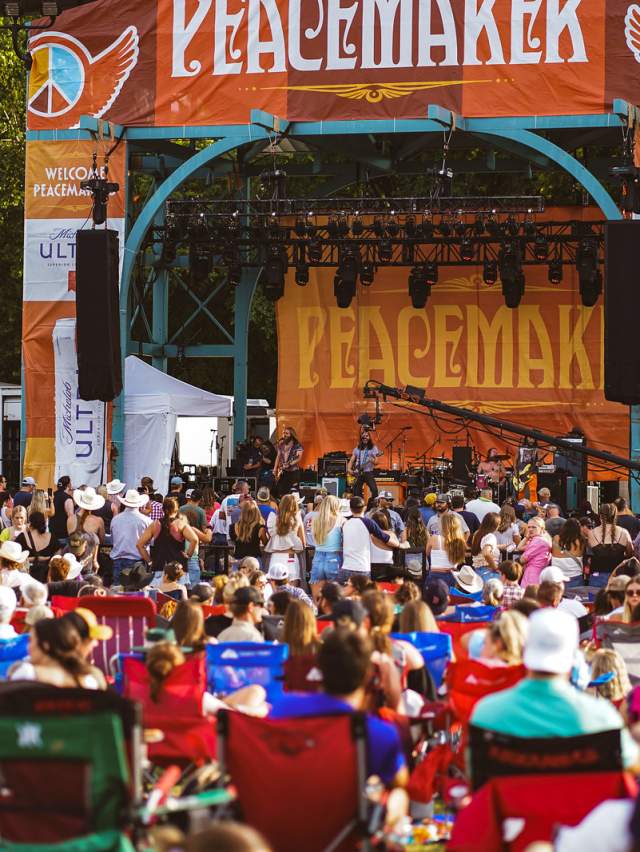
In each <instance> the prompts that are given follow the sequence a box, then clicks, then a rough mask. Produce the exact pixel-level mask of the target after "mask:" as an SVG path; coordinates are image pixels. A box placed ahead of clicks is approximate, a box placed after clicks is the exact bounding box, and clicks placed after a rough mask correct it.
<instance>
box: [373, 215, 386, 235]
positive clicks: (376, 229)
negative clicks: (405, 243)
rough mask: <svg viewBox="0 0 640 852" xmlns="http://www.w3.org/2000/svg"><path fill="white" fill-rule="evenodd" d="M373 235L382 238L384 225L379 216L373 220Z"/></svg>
mask: <svg viewBox="0 0 640 852" xmlns="http://www.w3.org/2000/svg"><path fill="white" fill-rule="evenodd" d="M373 233H374V234H375V235H376V237H383V236H384V225H383V223H382V219H381V218H380V217H379V216H376V217H375V219H374V220H373Z"/></svg>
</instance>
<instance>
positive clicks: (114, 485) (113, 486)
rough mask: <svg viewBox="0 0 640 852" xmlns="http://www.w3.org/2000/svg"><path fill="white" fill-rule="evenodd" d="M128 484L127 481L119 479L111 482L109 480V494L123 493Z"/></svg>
mask: <svg viewBox="0 0 640 852" xmlns="http://www.w3.org/2000/svg"><path fill="white" fill-rule="evenodd" d="M126 486H127V483H126V482H120V480H119V479H112V480H111V482H107V494H110V495H113V494H121V493H122V492H123V491H124V489H125V488H126Z"/></svg>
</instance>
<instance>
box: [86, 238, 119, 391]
mask: <svg viewBox="0 0 640 852" xmlns="http://www.w3.org/2000/svg"><path fill="white" fill-rule="evenodd" d="M118 261H119V250H118V232H117V231H112V230H90V231H78V232H77V235H76V345H77V350H78V390H79V393H80V398H81V399H86V400H93V399H100V400H102V401H103V402H111V400H113V399H115V398H116V397H117V396H118V394H119V393H120V391H121V390H122V363H121V356H120V292H119V287H118V278H119V276H118Z"/></svg>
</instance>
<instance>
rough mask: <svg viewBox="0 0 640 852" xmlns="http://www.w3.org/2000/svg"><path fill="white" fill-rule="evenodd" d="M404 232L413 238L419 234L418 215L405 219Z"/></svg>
mask: <svg viewBox="0 0 640 852" xmlns="http://www.w3.org/2000/svg"><path fill="white" fill-rule="evenodd" d="M404 232H405V234H406V235H407V236H408V237H409V239H413V238H415V237H416V236H417V233H418V226H417V225H416V217H415V216H412V215H410V216H407V217H406V219H405V220H404Z"/></svg>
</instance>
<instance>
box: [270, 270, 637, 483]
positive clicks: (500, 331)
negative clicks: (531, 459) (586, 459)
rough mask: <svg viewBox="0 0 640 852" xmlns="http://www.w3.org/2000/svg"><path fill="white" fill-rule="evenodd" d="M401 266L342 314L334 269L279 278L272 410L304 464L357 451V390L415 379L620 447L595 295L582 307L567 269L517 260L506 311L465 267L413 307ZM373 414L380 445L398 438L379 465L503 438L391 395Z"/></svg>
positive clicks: (439, 396)
mask: <svg viewBox="0 0 640 852" xmlns="http://www.w3.org/2000/svg"><path fill="white" fill-rule="evenodd" d="M408 273H409V270H408V269H400V268H395V269H391V268H386V269H379V270H378V271H377V273H376V276H375V280H374V282H373V284H372V285H371V286H370V287H362V286H361V285H358V289H357V296H356V298H355V299H354V300H353V302H352V304H351V306H350V307H349V308H347V309H341V308H339V307H338V306H337V305H336V301H335V298H334V294H333V276H334V270H331V269H311V270H310V276H309V284H308V285H307V286H306V287H299V286H296V284H295V283H294V281H293V277H292V276H290V277H289V279H288V280H287V283H286V287H285V297H284V298H283V299H281V300H280V301H279V302H278V303H277V312H278V342H279V368H278V369H279V371H278V400H277V414H278V422H279V426H280V427H282V426H284V425H286V424H289V425H291V426H293V427H294V428H295V429H296V430H297V432H298V435H299V437H300V439H301V441H302V443H303V444H304V446H305V456H304V461H305V463H307V464H315V462H316V459H317V458H318V457H319V456H321V455H323V454H324V453H326V452H329V451H331V450H345V451H347V452H350V451H351V450H352V449H353V447H354V445H355V443H356V441H357V437H358V428H359V427H358V425H357V417H358V416H359V415H360V414H362V413H363V412H365V411H367V412H368V413H369V414H373V413H374V406H373V402H372V401H366V400H365V399H364V398H363V388H364V385H365V383H366V382H367V381H368V380H369V379H374V380H377V381H379V382H382V383H384V384H386V385H390V386H392V387H405V386H406V385H412V386H414V387H418V388H424V389H425V394H426V397H427V398H432V399H435V400H439V401H441V402H445V403H449V404H451V405H455V406H460V407H463V408H468V409H471V410H473V411H476V412H482V413H485V414H488V415H491V416H493V417H496V418H498V419H503V420H508V421H511V422H513V423H517V424H520V425H522V426H524V427H532V428H536V429H541V430H543V431H545V432H548V433H551V434H553V435H563V434H566V433H567V432H568V431H570V430H571V429H572V428H573V427H574V426H577V427H579V428H580V429H581V430H582V431H583V432H584V433H585V434H586V436H587V440H588V443H589V444H592V445H594V446H597V447H600V448H601V449H606V450H609V451H611V452H614V453H617V454H619V455H622V456H626V455H627V454H628V433H629V418H628V409H627V408H626V407H624V406H622V405H618V404H617V403H610V402H607V401H605V399H604V394H603V376H604V373H603V328H604V305H603V301H602V299H600V300H599V301H598V303H597V305H596V306H595V307H593V308H584V307H583V306H582V304H581V302H580V295H579V292H578V286H577V280H576V276H575V274H574V273H573V272H572V270H571V269H570V268H569V267H565V270H564V280H563V282H562V283H561V284H559V285H552V284H549V283H548V281H547V268H546V266H541V267H525V275H526V282H527V284H526V292H525V295H524V298H523V299H522V303H521V304H520V307H518V308H517V309H515V310H510V309H509V308H507V307H506V306H505V303H504V299H503V297H502V292H501V288H500V285H499V284H496V285H493V286H492V287H489V286H487V285H486V284H484V283H483V280H482V270H481V269H474V268H472V267H458V268H454V267H440V270H439V276H440V277H439V282H438V283H437V284H436V285H434V286H433V288H432V292H431V296H430V298H429V300H428V302H427V305H426V307H425V308H424V309H423V310H416V309H415V308H413V307H412V306H411V301H410V299H409V295H408V284H407V279H408ZM382 413H383V421H382V424H381V425H380V426H379V427H378V436H377V442H378V444H379V446H380V447H382V448H384V447H386V446H387V444H388V443H389V442H390V441H391V440H392V439H394V438H395V441H394V444H393V456H391V455H390V453H389V451H388V450H387V452H386V453H385V456H384V458H383V459H382V460H381V465H380V466H382V467H384V466H386V465H387V464H389V466H391V464H397V463H398V450H400V449H402V448H403V447H404V448H405V450H406V459H407V460H408V459H409V458H412V459H416V458H417V456H419V455H420V454H421V453H425V452H426V453H427V455H428V456H438V455H442V454H446V455H448V456H449V457H451V448H452V447H453V446H456V445H465V444H466V443H467V438H468V437H469V438H470V439H471V443H473V444H474V445H475V446H476V447H477V448H478V449H479V450H482V451H485V450H486V449H488V448H489V447H498V448H499V450H500V452H504V448H505V447H506V442H505V441H503V440H502V439H501V437H500V436H499V435H497V434H496V433H495V431H494V433H493V434H485V433H483V432H482V431H480V430H479V429H478V428H477V427H475V426H474V424H473V423H468V426H467V427H465V426H464V425H462V424H460V423H458V422H452V421H451V420H450V419H448V418H447V417H445V416H442V415H438V414H437V413H436V412H434V413H433V414H430V412H429V411H428V410H427V409H424V408H419V407H417V406H416V407H413V409H411V408H406V407H401V406H399V405H397V404H394V403H393V401H392V400H390V399H389V400H387V401H386V402H383V403H382ZM403 427H409V429H407V430H406V431H405V432H404V433H402V434H398V433H400V430H401V429H402V428H403ZM515 440H516V442H517V440H518V439H517V438H516V439H515ZM418 464H419V463H418ZM595 478H597V479H601V478H606V475H605V474H602V473H600V472H598V475H597V477H595Z"/></svg>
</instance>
